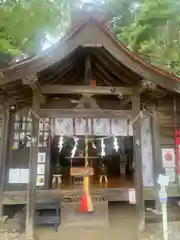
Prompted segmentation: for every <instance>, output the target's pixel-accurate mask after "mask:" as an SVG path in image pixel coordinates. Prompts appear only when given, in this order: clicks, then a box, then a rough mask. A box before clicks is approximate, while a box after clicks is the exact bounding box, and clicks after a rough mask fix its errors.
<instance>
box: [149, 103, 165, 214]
mask: <svg viewBox="0 0 180 240" xmlns="http://www.w3.org/2000/svg"><path fill="white" fill-rule="evenodd" d="M157 118H158V116H157V111H156V107H155V106H153V109H152V117H151V129H152V146H153V172H154V190H155V203H156V209H157V210H158V211H160V210H161V204H160V201H159V185H158V177H159V174H162V173H163V172H162V170H163V168H162V155H161V146H160V134H159V123H158V121H157Z"/></svg>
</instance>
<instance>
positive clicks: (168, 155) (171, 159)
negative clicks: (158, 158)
mask: <svg viewBox="0 0 180 240" xmlns="http://www.w3.org/2000/svg"><path fill="white" fill-rule="evenodd" d="M162 162H163V167H164V168H168V167H172V168H173V167H175V166H176V161H175V153H174V149H173V148H163V149H162Z"/></svg>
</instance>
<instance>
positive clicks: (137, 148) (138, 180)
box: [132, 89, 145, 232]
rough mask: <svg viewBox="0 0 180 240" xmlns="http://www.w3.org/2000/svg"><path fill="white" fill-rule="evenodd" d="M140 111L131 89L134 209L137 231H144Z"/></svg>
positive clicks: (138, 95) (135, 92) (137, 100)
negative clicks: (136, 216) (134, 187)
mask: <svg viewBox="0 0 180 240" xmlns="http://www.w3.org/2000/svg"><path fill="white" fill-rule="evenodd" d="M140 111H141V106H140V94H139V93H138V91H137V89H133V96H132V113H133V120H134V122H133V140H134V144H133V150H134V154H133V155H134V158H135V159H134V160H135V161H134V162H135V184H136V207H137V214H138V217H139V222H138V231H139V232H144V231H145V204H144V193H143V190H144V187H143V176H142V154H141V119H140V117H138V116H139V114H140Z"/></svg>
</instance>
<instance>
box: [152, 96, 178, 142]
mask: <svg viewBox="0 0 180 240" xmlns="http://www.w3.org/2000/svg"><path fill="white" fill-rule="evenodd" d="M175 100H176V110H177V111H176V114H175V113H174V97H173V96H168V97H166V98H164V99H162V100H159V101H158V106H157V121H158V122H159V132H160V144H161V146H162V147H175V135H174V132H175V126H176V125H175V122H176V118H177V128H178V127H180V97H177V96H176V97H175ZM178 105H179V106H178Z"/></svg>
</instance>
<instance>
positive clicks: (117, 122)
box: [111, 118, 128, 136]
mask: <svg viewBox="0 0 180 240" xmlns="http://www.w3.org/2000/svg"><path fill="white" fill-rule="evenodd" d="M127 132H128V124H127V119H126V118H124V119H123V118H122V119H118V118H114V119H111V134H112V135H118V136H127Z"/></svg>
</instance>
